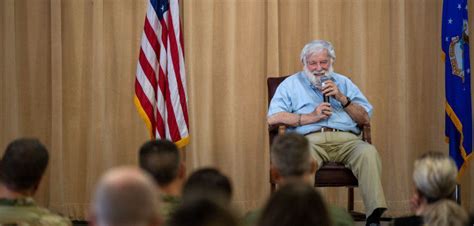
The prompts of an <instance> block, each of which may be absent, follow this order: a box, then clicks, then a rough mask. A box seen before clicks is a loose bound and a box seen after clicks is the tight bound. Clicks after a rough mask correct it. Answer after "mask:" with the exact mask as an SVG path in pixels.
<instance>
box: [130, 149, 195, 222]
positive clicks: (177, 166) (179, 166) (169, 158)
mask: <svg viewBox="0 0 474 226" xmlns="http://www.w3.org/2000/svg"><path fill="white" fill-rule="evenodd" d="M139 164H140V167H141V168H142V169H144V170H145V171H147V172H148V173H150V174H151V175H152V176H153V178H154V179H155V182H156V183H157V184H158V187H159V189H160V191H161V201H162V207H161V210H160V212H161V214H162V215H163V217H164V218H165V220H166V219H168V217H169V215H170V214H171V213H172V212H173V211H174V209H175V208H176V207H177V206H178V204H179V203H180V202H181V190H182V187H183V183H184V180H185V174H186V169H185V164H184V163H183V162H182V161H181V158H180V156H179V151H178V148H177V147H176V145H175V144H174V143H173V142H171V141H168V140H151V141H148V142H146V143H145V144H143V146H142V147H141V148H140V155H139Z"/></svg>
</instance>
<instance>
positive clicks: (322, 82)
mask: <svg viewBox="0 0 474 226" xmlns="http://www.w3.org/2000/svg"><path fill="white" fill-rule="evenodd" d="M329 80H332V78H331V77H329V76H327V75H323V76H321V78H319V81H320V82H321V87H322V88H324V86H325V85H326V82H327V81H329ZM323 97H324V102H326V103H329V96H327V95H325V94H323Z"/></svg>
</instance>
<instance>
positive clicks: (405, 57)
mask: <svg viewBox="0 0 474 226" xmlns="http://www.w3.org/2000/svg"><path fill="white" fill-rule="evenodd" d="M146 4H147V1H146V0H0V75H1V76H0V87H1V90H0V101H1V109H0V114H1V115H0V116H1V117H0V128H1V130H0V146H1V152H3V149H4V147H5V146H6V145H7V144H8V142H10V141H11V140H12V139H14V138H16V137H20V136H35V137H39V138H40V139H41V140H42V141H43V142H44V143H45V144H46V145H47V146H48V147H49V149H50V153H51V161H50V166H49V170H48V172H47V174H46V177H45V179H44V181H43V183H42V186H41V189H40V191H39V193H38V194H37V197H36V198H37V200H38V201H39V202H40V203H41V204H43V205H46V206H48V207H50V208H52V209H54V210H56V211H59V212H61V213H64V214H66V215H68V216H71V217H72V218H74V219H84V218H85V217H86V216H87V211H88V203H89V201H90V197H91V194H92V192H93V189H94V185H95V183H96V182H97V179H98V177H99V176H100V175H101V174H102V173H103V172H104V171H105V170H106V169H108V168H110V167H113V166H116V165H122V164H136V162H137V161H136V159H137V149H138V148H139V146H140V145H141V144H142V143H143V142H144V141H145V140H147V139H148V135H147V132H146V130H145V125H144V123H143V122H142V121H141V120H140V118H139V116H138V114H137V113H136V110H135V108H134V106H133V86H134V83H133V82H134V74H135V67H136V62H137V56H138V50H139V44H140V38H141V33H142V28H143V22H144V16H145V10H146V7H147V6H146ZM181 6H182V18H183V21H182V22H183V32H184V42H185V47H186V48H185V53H186V65H187V68H186V69H187V77H188V80H187V83H188V96H189V111H190V122H191V125H190V126H191V128H190V130H191V142H190V144H189V145H188V146H187V147H186V150H185V153H186V160H187V167H188V171H189V172H191V171H192V170H193V169H196V168H198V167H202V166H215V167H218V168H219V169H221V170H222V171H223V172H224V173H226V174H227V175H228V176H229V177H231V179H232V181H233V184H234V188H235V194H234V203H235V205H236V206H237V207H238V209H239V210H240V211H241V212H245V211H246V210H249V209H253V208H256V207H259V206H261V205H262V204H263V203H264V201H265V200H266V198H267V197H268V195H269V183H268V181H269V178H268V168H269V163H268V162H269V160H268V159H269V152H268V138H267V130H266V129H267V127H266V123H265V119H266V110H267V99H266V92H267V90H266V83H265V82H266V78H267V77H268V76H281V75H288V74H292V73H294V72H296V71H298V70H300V69H301V64H300V62H299V53H300V50H301V48H302V47H303V45H304V44H305V43H306V42H308V41H309V40H312V39H327V40H330V41H331V42H332V43H333V44H334V46H335V48H336V54H337V61H336V64H335V69H336V71H338V72H340V73H342V74H345V75H348V76H349V77H351V79H352V80H353V81H354V82H355V83H356V84H358V85H359V87H360V88H361V90H362V91H363V92H364V93H365V94H366V96H367V97H368V99H369V100H370V101H371V102H372V104H373V105H374V108H375V112H374V116H373V118H372V131H373V133H372V134H373V142H374V144H375V146H376V147H377V149H378V151H379V152H380V154H381V156H382V161H383V166H384V168H383V185H384V190H385V194H386V197H387V201H388V204H389V208H390V212H389V214H390V215H392V216H397V215H400V214H406V213H408V211H409V209H408V199H409V197H410V195H411V192H412V184H411V171H412V169H413V167H412V165H413V161H414V159H415V158H416V157H417V156H418V155H420V154H421V153H423V152H425V151H427V150H438V151H443V152H447V145H446V144H445V143H444V75H443V70H444V66H443V64H442V62H441V59H440V55H441V48H440V31H441V28H440V21H441V7H442V1H441V0H359V1H352V0H313V1H310V0H181ZM469 11H470V12H473V9H472V8H470V9H469ZM471 24H472V23H471ZM471 30H472V29H471ZM471 55H472V54H471ZM472 180H474V169H473V167H472V166H469V168H468V170H466V171H465V173H464V175H463V177H462V183H461V185H462V187H461V188H462V201H463V205H464V206H465V207H466V208H467V209H470V210H471V211H472V210H474V195H470V194H469V193H470V191H472V190H473V187H474V185H471V182H470V181H472ZM323 193H324V195H325V197H326V199H327V200H328V202H331V203H334V204H336V205H341V206H344V204H345V201H346V194H345V190H344V189H324V190H323ZM356 208H357V209H358V210H361V211H362V210H363V205H362V202H361V199H360V197H356Z"/></svg>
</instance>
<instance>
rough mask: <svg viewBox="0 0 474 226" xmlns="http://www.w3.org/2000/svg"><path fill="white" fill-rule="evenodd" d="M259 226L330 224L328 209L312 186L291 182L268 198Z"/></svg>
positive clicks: (323, 225)
mask: <svg viewBox="0 0 474 226" xmlns="http://www.w3.org/2000/svg"><path fill="white" fill-rule="evenodd" d="M258 225H259V226H274V225H279V226H293V225H299V226H319V225H321V226H328V225H331V220H330V218H329V212H328V209H327V207H326V205H325V203H324V201H323V199H322V197H321V195H320V194H319V192H317V191H316V190H315V189H314V188H313V187H312V186H309V185H307V184H303V183H290V184H287V185H284V186H283V187H282V188H280V189H279V190H277V192H275V193H274V194H273V195H272V196H271V197H270V200H268V202H267V204H266V206H265V208H264V209H263V212H262V215H261V217H260V220H259V224H258Z"/></svg>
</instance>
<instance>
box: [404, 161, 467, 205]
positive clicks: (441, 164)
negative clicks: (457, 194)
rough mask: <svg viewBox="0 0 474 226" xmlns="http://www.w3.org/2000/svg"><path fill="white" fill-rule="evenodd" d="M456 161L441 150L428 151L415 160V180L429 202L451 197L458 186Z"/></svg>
mask: <svg viewBox="0 0 474 226" xmlns="http://www.w3.org/2000/svg"><path fill="white" fill-rule="evenodd" d="M457 172H458V171H457V168H456V164H455V163H454V161H453V160H452V159H451V158H449V157H448V156H446V155H444V154H442V153H440V152H428V153H426V154H424V155H422V156H421V157H420V158H419V159H417V160H416V161H415V168H414V171H413V181H414V183H415V186H416V188H417V189H418V191H419V192H420V193H421V195H422V196H424V198H426V200H427V201H428V203H432V202H435V201H437V200H440V199H444V198H450V197H451V195H452V194H453V192H454V189H455V188H456V182H457V181H456V176H457Z"/></svg>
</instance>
